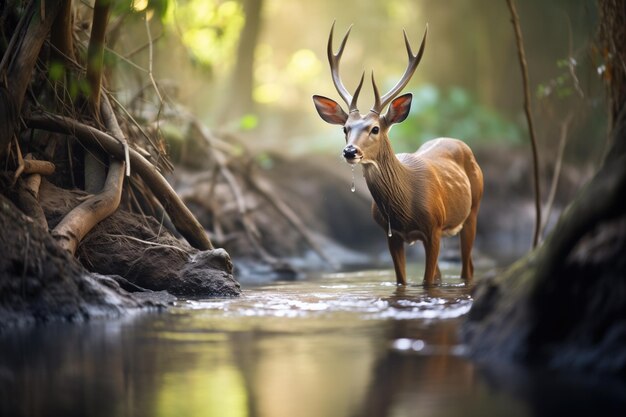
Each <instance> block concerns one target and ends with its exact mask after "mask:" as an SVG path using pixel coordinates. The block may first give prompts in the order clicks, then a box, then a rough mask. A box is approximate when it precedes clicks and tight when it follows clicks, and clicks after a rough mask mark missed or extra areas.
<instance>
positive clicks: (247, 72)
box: [223, 0, 263, 119]
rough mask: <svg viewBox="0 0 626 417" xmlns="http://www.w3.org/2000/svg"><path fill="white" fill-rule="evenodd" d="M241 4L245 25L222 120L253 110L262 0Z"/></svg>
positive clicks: (245, 1)
mask: <svg viewBox="0 0 626 417" xmlns="http://www.w3.org/2000/svg"><path fill="white" fill-rule="evenodd" d="M242 4H243V12H244V15H245V18H246V23H245V26H244V27H243V29H242V31H241V35H240V38H239V46H238V48H237V63H236V67H235V71H234V74H233V78H232V82H231V88H230V94H229V96H228V101H229V105H226V106H223V108H224V109H226V110H225V111H228V113H227V114H224V115H223V116H224V119H232V118H234V117H240V116H242V115H244V114H246V113H250V112H251V111H253V110H254V102H253V100H252V90H253V89H254V53H255V51H256V45H257V43H258V38H259V32H260V29H261V11H262V9H263V0H243V1H242Z"/></svg>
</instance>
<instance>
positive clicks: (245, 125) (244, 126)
mask: <svg viewBox="0 0 626 417" xmlns="http://www.w3.org/2000/svg"><path fill="white" fill-rule="evenodd" d="M258 125H259V117H258V116H257V115H256V114H251V113H248V114H245V115H243V116H242V117H241V119H239V129H241V130H243V131H248V130H254V129H255V128H256V127H257V126H258Z"/></svg>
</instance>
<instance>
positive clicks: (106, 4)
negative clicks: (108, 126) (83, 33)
mask: <svg viewBox="0 0 626 417" xmlns="http://www.w3.org/2000/svg"><path fill="white" fill-rule="evenodd" d="M110 7H111V0H96V4H95V5H94V7H93V21H92V25H91V36H90V38H89V47H88V48H87V83H88V84H89V104H90V106H91V108H92V111H93V114H94V116H96V117H98V116H99V115H100V90H101V88H100V86H101V84H102V69H103V67H104V65H103V60H104V35H105V34H106V28H107V23H108V21H109V11H110Z"/></svg>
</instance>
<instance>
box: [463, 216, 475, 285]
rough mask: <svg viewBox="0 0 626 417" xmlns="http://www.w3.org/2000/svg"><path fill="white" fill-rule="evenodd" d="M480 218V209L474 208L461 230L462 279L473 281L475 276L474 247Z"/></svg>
mask: <svg viewBox="0 0 626 417" xmlns="http://www.w3.org/2000/svg"><path fill="white" fill-rule="evenodd" d="M477 217H478V207H473V208H472V210H471V211H470V215H469V216H468V218H467V219H466V220H465V223H463V229H462V230H461V233H460V235H461V260H462V263H463V266H462V268H461V278H463V279H466V280H471V279H472V277H473V276H474V263H473V262H472V247H473V246H474V239H475V238H476V218H477Z"/></svg>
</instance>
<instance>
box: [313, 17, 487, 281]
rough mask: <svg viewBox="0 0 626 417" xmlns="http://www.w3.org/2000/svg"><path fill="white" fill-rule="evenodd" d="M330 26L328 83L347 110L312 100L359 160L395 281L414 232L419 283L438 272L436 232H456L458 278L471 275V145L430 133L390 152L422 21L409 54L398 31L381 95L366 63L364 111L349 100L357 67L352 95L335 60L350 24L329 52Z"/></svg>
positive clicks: (404, 110)
mask: <svg viewBox="0 0 626 417" xmlns="http://www.w3.org/2000/svg"><path fill="white" fill-rule="evenodd" d="M334 28H335V23H333V25H332V27H331V29H330V35H329V37H328V45H327V54H328V62H329V64H330V71H331V76H332V79H333V84H334V86H335V88H336V90H337V92H338V93H339V96H341V98H342V99H343V101H344V102H345V103H346V105H347V106H348V113H346V112H345V111H344V110H343V108H342V107H341V105H340V104H338V103H337V102H336V101H334V100H332V99H330V98H327V97H324V96H320V95H314V96H313V102H314V104H315V108H316V110H317V112H318V114H319V116H320V117H321V118H322V120H324V121H325V122H327V123H330V124H334V125H340V126H343V133H344V135H345V140H346V146H345V147H344V148H343V151H342V155H343V158H344V159H345V161H346V162H347V163H348V164H351V165H353V166H354V165H356V164H361V166H362V167H363V176H364V177H365V182H366V184H367V187H368V189H369V191H370V194H371V195H372V198H373V203H372V216H373V218H374V221H375V222H376V223H378V225H380V226H381V227H382V228H383V230H385V231H386V232H387V245H388V248H389V253H390V255H391V259H392V261H393V266H394V270H395V276H396V283H397V285H399V286H405V285H406V255H405V246H404V244H405V243H408V244H413V243H414V242H415V241H417V240H420V241H421V242H422V243H423V245H424V252H425V256H426V261H425V269H424V280H423V285H425V286H432V285H434V284H435V282H436V281H437V282H439V281H440V280H441V271H440V269H439V264H438V257H439V250H440V241H441V238H442V237H449V236H455V235H457V234H459V235H460V242H461V261H462V268H461V278H462V279H463V280H465V282H466V283H467V282H471V280H472V278H473V275H474V264H473V262H472V255H471V252H472V247H473V245H474V239H475V237H476V220H477V216H478V210H479V206H480V200H481V198H482V194H483V175H482V171H481V169H480V167H479V165H478V163H477V161H476V158H475V157H474V154H473V152H472V150H471V149H470V147H469V146H468V145H467V144H465V143H464V142H462V141H460V140H458V139H452V138H437V139H432V140H429V141H427V142H425V143H424V144H422V146H420V147H419V149H417V151H416V152H414V153H399V154H395V153H394V151H393V149H392V146H391V141H390V139H389V130H390V129H391V127H392V126H393V125H394V124H396V123H401V122H402V121H404V120H405V119H406V118H407V117H408V115H409V111H410V108H411V100H412V98H413V96H412V94H411V93H405V94H403V95H400V96H398V95H399V94H400V92H401V91H402V90H403V89H404V87H405V86H406V85H407V84H408V82H409V80H410V79H411V77H412V76H413V74H414V73H415V70H416V69H417V66H418V64H419V63H420V61H421V59H422V55H423V54H424V48H425V46H426V35H427V34H428V25H427V26H426V29H425V31H424V37H423V39H422V43H421V46H420V48H419V51H418V53H417V54H415V55H414V54H413V51H412V49H411V45H410V43H409V39H408V37H407V34H406V31H404V41H405V45H406V50H407V54H408V64H407V68H406V70H405V72H404V75H403V76H402V78H401V79H400V81H398V83H397V84H396V85H395V86H394V87H393V88H392V89H391V90H390V91H389V92H388V93H386V94H384V95H383V96H382V97H381V96H380V94H379V91H378V87H377V86H376V81H375V79H374V72H373V71H372V88H373V90H374V106H373V107H372V108H371V110H369V112H367V113H365V114H361V112H360V111H359V110H358V108H357V100H358V97H359V93H360V91H361V87H362V86H363V79H364V77H365V72H363V74H362V75H361V80H360V82H359V84H358V86H357V88H356V90H355V92H354V95H351V94H350V93H349V92H348V90H347V89H346V87H345V86H344V84H343V82H342V81H341V77H340V76H339V62H340V60H341V56H342V55H343V52H344V48H345V46H346V42H347V40H348V36H349V35H350V31H351V30H352V26H350V28H349V29H348V31H347V32H346V34H345V36H344V38H343V40H342V42H341V44H340V46H339V50H338V52H337V53H334V52H333V31H334ZM387 106H389V108H388V109H387V111H386V112H385V113H383V110H384V109H385V108H386V107H387Z"/></svg>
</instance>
